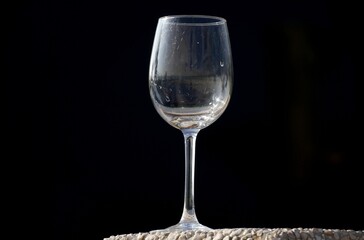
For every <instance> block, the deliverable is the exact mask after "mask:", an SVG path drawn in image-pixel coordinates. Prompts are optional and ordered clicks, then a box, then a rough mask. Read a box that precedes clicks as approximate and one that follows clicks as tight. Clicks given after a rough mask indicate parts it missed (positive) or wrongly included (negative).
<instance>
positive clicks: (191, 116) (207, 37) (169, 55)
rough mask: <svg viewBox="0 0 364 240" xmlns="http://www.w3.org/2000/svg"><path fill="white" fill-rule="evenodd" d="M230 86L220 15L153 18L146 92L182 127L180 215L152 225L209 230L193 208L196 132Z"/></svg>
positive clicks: (215, 113) (217, 112)
mask: <svg viewBox="0 0 364 240" xmlns="http://www.w3.org/2000/svg"><path fill="white" fill-rule="evenodd" d="M232 87H233V64H232V55H231V47H230V39H229V32H228V28H227V23H226V20H225V19H224V18H221V17H216V16H207V15H171V16H164V17H161V18H159V19H158V24H157V28H156V32H155V37H154V42H153V48H152V53H151V59H150V67H149V92H150V96H151V100H152V102H153V105H154V107H155V109H156V110H157V112H158V113H159V115H160V116H161V117H162V118H163V119H164V120H165V121H166V122H167V123H169V124H170V125H172V126H173V127H175V128H177V129H179V130H181V131H182V133H183V136H184V144H185V189H184V206H183V212H182V217H181V219H180V221H179V222H178V223H177V224H176V225H173V226H171V227H168V228H166V229H162V230H156V231H186V230H202V231H209V230H211V228H209V227H206V226H204V225H202V224H200V223H199V221H198V220H197V216H196V213H195V201H194V176H195V172H194V171H195V146H196V137H197V134H198V132H199V131H200V130H201V129H203V128H206V127H207V126H209V125H211V124H212V123H213V122H215V121H216V120H217V119H218V118H219V117H220V116H221V114H222V113H223V112H224V111H225V109H226V107H227V105H228V103H229V101H230V97H231V93H232Z"/></svg>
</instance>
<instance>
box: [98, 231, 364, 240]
mask: <svg viewBox="0 0 364 240" xmlns="http://www.w3.org/2000/svg"><path fill="white" fill-rule="evenodd" d="M134 239H135V240H157V239H158V240H159V239H166V240H187V239H191V240H202V239H206V240H238V239H242V240H364V231H362V230H342V229H321V228H225V229H215V230H212V231H208V232H202V231H198V230H197V231H185V232H144V233H130V234H123V235H116V236H110V237H108V238H104V240H134Z"/></svg>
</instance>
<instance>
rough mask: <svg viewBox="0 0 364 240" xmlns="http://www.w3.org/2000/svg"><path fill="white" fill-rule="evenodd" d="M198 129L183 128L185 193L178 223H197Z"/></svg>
mask: <svg viewBox="0 0 364 240" xmlns="http://www.w3.org/2000/svg"><path fill="white" fill-rule="evenodd" d="M199 131H200V130H199V129H183V130H182V133H183V136H184V144H185V193H184V206H183V214H182V217H181V220H180V223H187V224H196V223H197V224H198V220H197V217H196V213H195V198H194V187H195V186H194V184H195V148H196V138H197V134H198V132H199Z"/></svg>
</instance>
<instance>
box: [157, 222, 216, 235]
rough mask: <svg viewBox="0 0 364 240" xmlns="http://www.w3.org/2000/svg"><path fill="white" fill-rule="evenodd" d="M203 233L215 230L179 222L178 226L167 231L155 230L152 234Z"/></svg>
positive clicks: (200, 225) (196, 224)
mask: <svg viewBox="0 0 364 240" xmlns="http://www.w3.org/2000/svg"><path fill="white" fill-rule="evenodd" d="M196 230H198V231H203V232H208V231H212V230H213V229H211V228H209V227H206V226H204V225H202V224H200V223H198V222H179V223H177V224H176V225H173V226H170V227H168V228H165V229H160V230H153V231H150V233H157V232H184V231H196Z"/></svg>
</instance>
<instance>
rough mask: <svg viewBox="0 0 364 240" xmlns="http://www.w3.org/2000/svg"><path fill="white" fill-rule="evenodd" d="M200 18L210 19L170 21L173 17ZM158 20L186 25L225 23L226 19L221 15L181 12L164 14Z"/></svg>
mask: <svg viewBox="0 0 364 240" xmlns="http://www.w3.org/2000/svg"><path fill="white" fill-rule="evenodd" d="M183 18H185V19H200V20H210V21H199V22H191V21H184V22H174V21H170V20H173V19H183ZM159 21H163V22H165V23H167V24H174V25H187V26H214V25H223V24H226V19H225V18H223V17H218V16H213V15H198V14H190V15H189V14H182V15H166V16H163V17H160V18H159Z"/></svg>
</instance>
